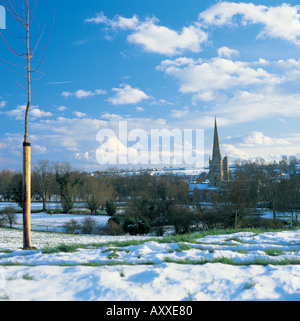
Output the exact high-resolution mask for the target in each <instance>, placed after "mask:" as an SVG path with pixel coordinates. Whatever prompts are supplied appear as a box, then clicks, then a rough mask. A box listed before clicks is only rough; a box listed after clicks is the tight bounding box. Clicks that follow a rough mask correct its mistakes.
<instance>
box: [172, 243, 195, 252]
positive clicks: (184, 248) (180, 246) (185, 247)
mask: <svg viewBox="0 0 300 321" xmlns="http://www.w3.org/2000/svg"><path fill="white" fill-rule="evenodd" d="M191 249H192V247H191V246H190V245H188V244H185V243H178V249H176V250H175V251H176V252H181V251H188V250H191Z"/></svg>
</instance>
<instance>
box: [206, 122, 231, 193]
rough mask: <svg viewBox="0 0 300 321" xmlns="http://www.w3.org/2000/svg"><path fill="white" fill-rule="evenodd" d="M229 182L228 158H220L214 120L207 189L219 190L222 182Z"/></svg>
mask: <svg viewBox="0 0 300 321" xmlns="http://www.w3.org/2000/svg"><path fill="white" fill-rule="evenodd" d="M228 181H229V163H228V157H227V156H225V157H224V158H223V159H222V157H221V149H220V142H219V134H218V127H217V119H215V130H214V141H213V153H212V159H209V187H217V188H220V187H221V185H222V182H228Z"/></svg>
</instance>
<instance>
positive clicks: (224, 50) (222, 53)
mask: <svg viewBox="0 0 300 321" xmlns="http://www.w3.org/2000/svg"><path fill="white" fill-rule="evenodd" d="M218 55H219V57H223V58H231V57H234V56H238V55H239V52H238V50H235V49H230V48H228V47H225V46H224V47H221V48H219V49H218Z"/></svg>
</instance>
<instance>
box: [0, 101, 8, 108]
mask: <svg viewBox="0 0 300 321" xmlns="http://www.w3.org/2000/svg"><path fill="white" fill-rule="evenodd" d="M6 104H7V102H6V101H4V100H3V101H0V108H3V107H5V106H6Z"/></svg>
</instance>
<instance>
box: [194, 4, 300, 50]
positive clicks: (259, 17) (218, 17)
mask: <svg viewBox="0 0 300 321" xmlns="http://www.w3.org/2000/svg"><path fill="white" fill-rule="evenodd" d="M237 16H238V17H241V19H240V20H237V19H235V20H234V18H235V17H237ZM199 21H200V22H201V24H202V26H211V25H214V26H218V27H221V26H224V25H234V24H236V25H238V24H242V25H248V24H259V25H262V30H261V31H260V32H259V34H258V35H257V38H262V37H271V38H280V39H284V40H287V41H289V42H291V43H294V44H296V45H300V14H299V10H298V6H294V7H293V6H291V5H289V4H285V3H284V4H282V5H280V6H276V7H275V6H265V5H254V4H252V3H235V2H220V3H217V4H216V5H214V6H212V7H211V8H209V9H207V10H205V11H203V12H201V13H200V15H199Z"/></svg>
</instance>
